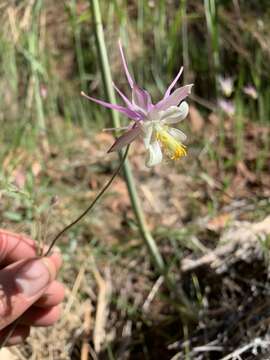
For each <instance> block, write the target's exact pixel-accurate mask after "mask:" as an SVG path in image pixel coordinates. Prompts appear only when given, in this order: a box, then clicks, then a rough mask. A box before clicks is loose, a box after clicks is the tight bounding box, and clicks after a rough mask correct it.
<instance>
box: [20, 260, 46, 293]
mask: <svg viewBox="0 0 270 360" xmlns="http://www.w3.org/2000/svg"><path fill="white" fill-rule="evenodd" d="M50 280H51V274H50V271H49V268H48V267H47V266H46V264H45V262H44V261H43V260H41V259H37V260H31V261H29V262H27V263H26V264H25V265H23V266H22V267H21V268H20V270H19V271H18V273H17V275H16V276H15V283H16V285H17V286H18V288H19V290H20V292H21V293H23V294H24V295H25V296H27V297H32V296H34V295H36V294H38V293H39V292H40V291H41V290H42V289H43V288H44V287H45V286H46V285H48V284H49V282H50Z"/></svg>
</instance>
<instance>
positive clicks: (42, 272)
mask: <svg viewBox="0 0 270 360" xmlns="http://www.w3.org/2000/svg"><path fill="white" fill-rule="evenodd" d="M61 262H62V261H61V257H60V254H59V253H58V252H53V253H52V254H51V256H49V257H46V258H38V257H37V250H36V246H35V242H34V241H33V240H31V239H29V238H27V237H26V236H24V235H19V234H15V233H12V232H9V231H6V230H1V229H0V341H1V340H2V339H3V337H5V335H6V334H7V333H8V331H9V329H10V327H9V325H10V326H12V323H13V322H14V321H15V320H16V319H17V318H19V317H21V319H20V322H19V324H18V325H17V327H16V329H15V331H14V333H13V334H12V336H11V337H10V339H9V341H8V343H7V345H15V344H19V343H21V342H23V341H24V340H25V339H26V337H27V336H28V335H29V333H30V328H31V327H32V326H51V325H53V324H54V323H55V322H56V321H57V320H58V319H59V317H60V303H61V302H62V301H63V298H64V287H63V285H62V284H61V283H60V282H58V281H57V280H55V278H56V275H57V272H58V270H59V268H60V266H61Z"/></svg>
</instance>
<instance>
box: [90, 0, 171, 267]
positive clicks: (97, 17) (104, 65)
mask: <svg viewBox="0 0 270 360" xmlns="http://www.w3.org/2000/svg"><path fill="white" fill-rule="evenodd" d="M90 5H91V8H92V13H93V19H94V27H95V33H96V43H97V50H98V54H99V59H100V66H101V72H102V78H103V83H104V88H105V93H106V97H107V99H108V100H109V101H110V102H111V103H115V102H116V100H115V93H114V89H113V86H112V77H111V70H110V65H109V60H108V55H107V50H106V45H105V40H104V32H103V26H102V20H101V13H100V7H99V1H98V0H90ZM110 115H111V119H112V123H113V125H114V126H115V127H116V128H117V127H120V120H119V116H118V113H116V112H115V111H114V110H111V111H110ZM119 155H120V157H122V152H120V153H119ZM123 172H124V175H125V179H126V184H127V188H128V192H129V196H130V200H131V204H132V208H133V211H134V214H135V216H136V220H137V223H138V227H139V229H140V233H141V236H142V238H143V240H144V241H145V243H146V245H147V247H148V249H149V252H150V254H151V257H152V259H153V262H154V264H155V267H156V269H157V270H158V272H159V273H161V274H164V272H165V265H164V261H163V259H162V257H161V254H160V252H159V250H158V247H157V245H156V242H155V240H154V239H153V237H152V235H151V233H150V231H149V230H148V228H147V225H146V221H145V217H144V213H143V210H142V207H141V203H140V199H139V197H138V194H137V191H136V186H135V183H134V178H133V174H132V170H131V167H130V164H129V162H128V161H127V160H126V161H125V163H124V165H123Z"/></svg>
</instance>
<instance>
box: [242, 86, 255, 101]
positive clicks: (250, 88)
mask: <svg viewBox="0 0 270 360" xmlns="http://www.w3.org/2000/svg"><path fill="white" fill-rule="evenodd" d="M243 92H244V93H245V94H246V95H248V96H250V97H251V98H252V99H254V100H256V99H258V93H257V90H256V89H255V87H254V86H252V85H250V84H249V85H247V86H245V87H244V89H243Z"/></svg>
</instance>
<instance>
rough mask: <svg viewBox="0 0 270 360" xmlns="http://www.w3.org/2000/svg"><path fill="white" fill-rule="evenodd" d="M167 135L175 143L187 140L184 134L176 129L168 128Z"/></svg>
mask: <svg viewBox="0 0 270 360" xmlns="http://www.w3.org/2000/svg"><path fill="white" fill-rule="evenodd" d="M167 131H168V133H169V134H170V135H172V136H173V137H174V138H175V139H176V140H177V141H180V142H182V141H185V140H186V139H187V136H186V134H184V133H183V131H181V130H179V129H176V128H169V129H168V130H167Z"/></svg>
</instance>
